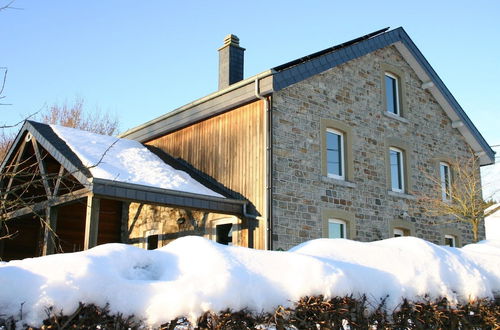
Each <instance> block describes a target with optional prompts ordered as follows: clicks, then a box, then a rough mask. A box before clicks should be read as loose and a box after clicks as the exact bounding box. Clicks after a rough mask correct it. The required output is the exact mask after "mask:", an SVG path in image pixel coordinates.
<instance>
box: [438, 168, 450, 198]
mask: <svg viewBox="0 0 500 330" xmlns="http://www.w3.org/2000/svg"><path fill="white" fill-rule="evenodd" d="M439 172H440V175H441V196H442V198H443V199H450V193H451V191H450V190H451V189H450V167H449V166H448V165H446V164H443V163H441V164H440V165H439Z"/></svg>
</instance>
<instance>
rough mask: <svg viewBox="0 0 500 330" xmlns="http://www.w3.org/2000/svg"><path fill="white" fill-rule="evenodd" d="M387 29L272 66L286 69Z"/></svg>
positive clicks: (279, 69) (278, 69)
mask: <svg viewBox="0 0 500 330" xmlns="http://www.w3.org/2000/svg"><path fill="white" fill-rule="evenodd" d="M387 30H389V28H388V27H386V28H384V29H380V30H377V31H375V32H372V33H368V34H366V35H364V36H362V37H359V38H356V39H353V40H350V41H347V42H344V43H341V44H339V45H335V46H333V47H328V48H326V49H323V50H320V51H319V52H316V53H312V54H309V55H306V56H303V57H301V58H298V59H296V60H293V61H290V62H287V63H285V64H281V65H279V66H276V67H274V68H273V69H274V70H275V71H283V70H284V69H288V68H290V67H292V66H295V65H299V64H302V63H305V62H307V61H310V60H312V59H315V58H316V57H320V56H323V55H325V54H327V53H331V52H335V51H337V50H339V49H342V48H345V47H348V46H351V45H354V44H356V43H358V42H361V41H364V40H367V39H370V38H372V37H374V36H376V35H379V34H381V33H384V32H385V31H387Z"/></svg>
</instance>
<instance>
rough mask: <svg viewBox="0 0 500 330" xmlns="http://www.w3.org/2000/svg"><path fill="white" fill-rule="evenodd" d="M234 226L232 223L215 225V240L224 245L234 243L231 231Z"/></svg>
mask: <svg viewBox="0 0 500 330" xmlns="http://www.w3.org/2000/svg"><path fill="white" fill-rule="evenodd" d="M232 227H233V224H232V223H225V224H223V225H217V226H216V227H215V232H216V239H215V241H216V242H217V243H220V244H224V245H233V235H232V234H233V232H232V231H231V229H232Z"/></svg>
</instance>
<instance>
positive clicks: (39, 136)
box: [0, 121, 255, 260]
mask: <svg viewBox="0 0 500 330" xmlns="http://www.w3.org/2000/svg"><path fill="white" fill-rule="evenodd" d="M75 131H76V130H75ZM78 132H79V134H83V135H81V136H80V138H81V137H82V136H83V138H85V136H86V135H85V134H89V137H90V134H93V133H82V131H78ZM108 138H111V137H108ZM111 139H114V140H115V142H113V143H111V144H110V145H109V146H102V145H99V146H96V145H92V144H91V142H90V138H89V141H88V145H86V146H85V147H86V148H90V151H92V148H97V149H96V150H97V152H100V151H99V150H104V152H101V153H102V156H101V158H100V159H99V160H98V161H97V162H95V163H93V164H89V162H88V159H85V157H83V156H82V153H80V152H79V150H76V147H75V145H72V144H71V143H69V142H68V140H67V139H66V140H65V138H64V137H63V136H61V134H60V133H59V134H58V133H57V126H51V125H46V124H41V123H37V122H34V121H26V122H25V123H24V125H23V127H22V129H21V130H20V132H19V133H18V135H17V137H16V139H15V141H14V143H13V145H12V146H11V148H10V150H9V152H8V154H7V156H6V157H5V159H4V161H3V163H2V164H1V167H0V189H1V191H0V192H1V195H0V196H1V199H0V203H1V205H0V225H1V230H2V235H3V236H5V235H6V236H7V238H6V239H2V240H0V258H1V259H2V260H12V259H20V258H26V257H34V256H40V255H46V254H51V253H54V252H74V251H80V250H84V249H88V248H91V247H93V246H95V245H98V244H104V243H112V242H123V241H124V238H123V237H124V236H123V232H124V231H126V229H127V226H128V218H126V217H128V207H129V204H130V203H131V202H133V203H141V204H148V205H158V206H163V207H171V208H179V209H184V210H196V211H203V212H212V213H218V214H228V215H234V216H237V217H239V218H241V219H246V218H252V217H255V215H251V214H249V213H247V208H248V209H251V205H250V206H249V205H248V201H247V200H246V199H245V198H243V197H242V196H241V195H239V194H237V193H235V192H233V191H231V190H229V189H227V188H226V187H224V186H223V185H221V184H220V183H218V182H217V181H215V180H214V179H212V178H210V177H209V176H207V175H205V174H204V173H202V172H200V171H198V170H196V169H195V168H193V167H192V166H190V165H189V164H187V163H186V162H184V161H182V160H181V159H176V158H173V157H171V156H170V155H168V154H166V153H165V152H163V151H161V150H159V149H156V148H154V147H147V148H146V147H144V146H142V145H140V144H139V145H140V147H142V149H140V148H139V149H140V152H141V153H142V154H146V156H147V157H155V158H154V159H156V160H157V161H159V162H162V163H163V164H165V166H167V167H168V168H172V169H173V170H174V171H176V172H175V173H180V174H181V175H182V176H183V177H186V178H187V177H189V178H190V179H192V180H193V181H192V182H194V183H191V186H194V188H193V189H191V190H187V191H186V190H183V189H169V188H165V186H166V187H169V186H168V182H167V183H165V182H163V183H164V184H163V185H154V184H144V183H143V182H142V181H137V182H136V181H134V180H128V179H126V178H124V177H120V176H119V175H117V176H116V177H105V176H104V177H103V176H102V175H99V174H98V173H99V171H97V170H98V169H99V167H100V166H101V163H103V164H104V163H107V164H108V165H109V166H110V167H111V168H113V166H115V164H114V163H115V162H117V161H118V160H117V159H113V154H112V152H111V151H110V150H113V148H115V147H116V146H117V145H118V144H120V143H122V142H124V140H126V139H119V138H111ZM125 142H126V141H125ZM132 142H134V143H138V142H135V141H132ZM85 144H86V143H85V141H83V143H82V145H85ZM99 148H100V149H99ZM103 148H104V149H103ZM148 153H149V154H148ZM125 161H126V163H128V161H127V160H125ZM133 161H134V160H130V162H133ZM144 166H148V164H136V167H138V168H140V167H144ZM96 173H97V174H96ZM186 175H187V176H186ZM163 181H165V180H163ZM165 184H167V185H165ZM197 189H199V191H198V190H197ZM124 228H125V230H124Z"/></svg>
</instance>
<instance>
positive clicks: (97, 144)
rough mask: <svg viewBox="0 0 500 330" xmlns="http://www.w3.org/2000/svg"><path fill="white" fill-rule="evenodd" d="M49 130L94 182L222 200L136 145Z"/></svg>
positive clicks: (59, 128) (62, 129)
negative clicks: (72, 153) (114, 183)
mask: <svg viewBox="0 0 500 330" xmlns="http://www.w3.org/2000/svg"><path fill="white" fill-rule="evenodd" d="M50 127H51V128H52V130H54V132H55V133H56V134H57V135H58V136H59V137H60V138H61V139H62V140H63V141H64V142H66V144H67V145H68V146H69V147H70V149H71V150H72V151H73V152H74V153H75V154H76V155H77V156H78V158H79V159H80V160H81V161H82V163H83V165H85V166H87V167H89V169H90V172H91V173H92V176H93V177H95V178H100V179H107V180H113V181H118V182H127V183H135V184H141V185H146V186H152V187H157V188H164V189H172V190H177V191H182V192H188V193H195V194H202V195H208V196H216V197H223V196H222V195H220V194H218V193H216V192H214V191H212V190H210V189H208V188H207V187H205V186H204V185H202V184H201V183H199V182H198V181H196V180H194V179H193V178H191V176H190V175H189V174H187V173H186V172H184V171H179V170H176V169H174V168H173V167H171V166H170V165H168V164H166V163H165V162H163V161H162V160H161V159H160V158H158V156H156V155H155V154H153V153H152V152H151V151H149V150H148V149H147V148H146V147H144V146H143V145H142V144H140V143H139V142H137V141H133V140H128V139H120V138H117V137H113V136H108V135H101V134H96V133H91V132H87V131H82V130H79V129H75V128H69V127H63V126H58V125H50Z"/></svg>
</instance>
